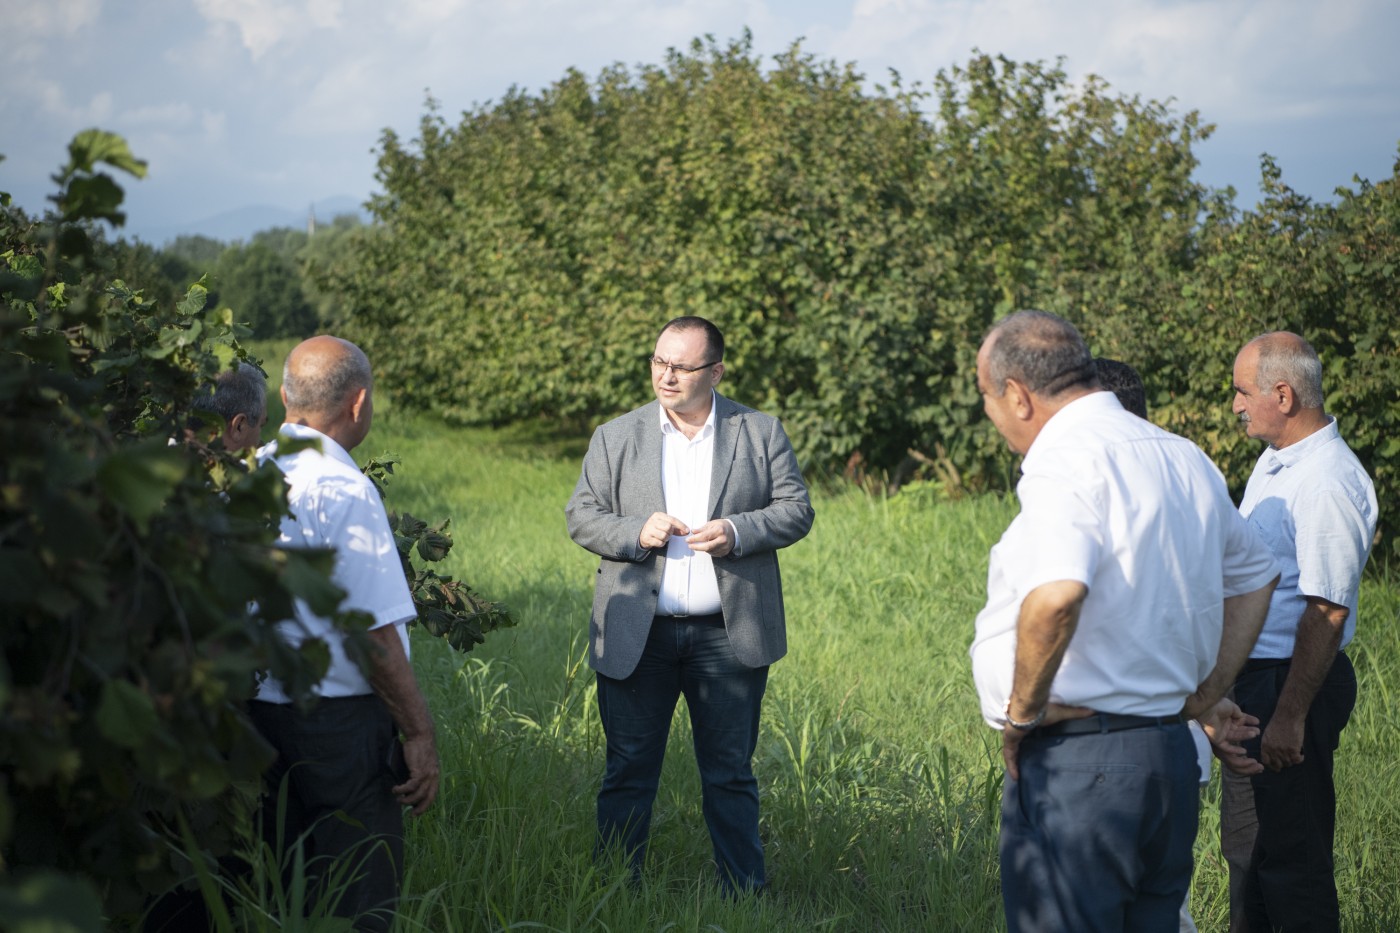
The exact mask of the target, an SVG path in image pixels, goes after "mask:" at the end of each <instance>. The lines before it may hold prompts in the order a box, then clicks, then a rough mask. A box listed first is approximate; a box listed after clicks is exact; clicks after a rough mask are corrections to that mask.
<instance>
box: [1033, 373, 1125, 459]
mask: <svg viewBox="0 0 1400 933" xmlns="http://www.w3.org/2000/svg"><path fill="white" fill-rule="evenodd" d="M1113 409H1117V410H1119V411H1122V410H1123V406H1122V405H1121V404H1120V403H1119V402H1118V397H1117V396H1116V395H1114V394H1113V393H1112V392H1108V391H1099V392H1089V393H1087V394H1085V395H1082V396H1080V397H1079V398H1077V399H1075V400H1074V401H1072V402H1070V403H1069V404H1067V405H1065V407H1063V408H1061V409H1060V410H1059V411H1057V412H1055V413H1054V414H1053V415H1051V416H1050V420H1049V421H1047V422H1045V424H1044V426H1042V427H1041V429H1040V434H1038V435H1037V436H1036V439H1035V440H1034V441H1032V442H1031V449H1030V450H1028V451H1026V456H1025V459H1023V460H1022V461H1021V472H1023V473H1024V472H1025V471H1026V469H1027V468H1028V467H1029V466H1031V465H1032V463H1034V461H1033V459H1032V458H1033V457H1035V454H1036V451H1037V450H1046V449H1048V448H1050V447H1053V446H1054V445H1055V443H1056V441H1057V439H1058V438H1060V437H1062V436H1067V435H1070V434H1073V433H1074V431H1075V430H1076V429H1077V428H1078V427H1079V425H1080V424H1082V423H1083V422H1085V421H1087V420H1089V419H1091V418H1093V417H1094V416H1096V415H1098V414H1099V413H1101V412H1105V411H1111V410H1113Z"/></svg>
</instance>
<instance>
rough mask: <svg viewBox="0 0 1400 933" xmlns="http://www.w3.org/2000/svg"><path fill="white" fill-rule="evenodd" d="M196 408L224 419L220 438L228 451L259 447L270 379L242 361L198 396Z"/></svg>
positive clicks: (264, 421)
mask: <svg viewBox="0 0 1400 933" xmlns="http://www.w3.org/2000/svg"><path fill="white" fill-rule="evenodd" d="M194 408H195V410H196V411H205V412H209V413H211V414H215V415H218V416H219V417H221V418H223V419H224V431H223V434H222V435H221V436H220V439H221V440H222V441H223V445H224V449H225V450H228V451H235V450H246V449H247V448H249V447H256V446H257V445H258V442H259V441H261V440H262V429H263V425H264V424H266V423H267V378H266V377H265V376H264V375H263V374H262V370H260V369H258V368H257V367H256V366H254V365H252V364H251V363H245V362H243V361H241V360H240V361H239V363H238V365H237V366H235V367H233V368H232V369H225V370H222V371H220V373H219V374H218V375H217V376H215V377H214V382H213V384H212V385H210V386H208V387H207V389H206V391H204V392H203V393H201V394H200V395H198V396H196V397H195V400H194Z"/></svg>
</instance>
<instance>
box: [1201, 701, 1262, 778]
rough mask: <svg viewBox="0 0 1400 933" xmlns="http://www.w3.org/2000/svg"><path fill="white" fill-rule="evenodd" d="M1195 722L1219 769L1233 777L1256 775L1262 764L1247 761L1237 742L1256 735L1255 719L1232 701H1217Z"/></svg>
mask: <svg viewBox="0 0 1400 933" xmlns="http://www.w3.org/2000/svg"><path fill="white" fill-rule="evenodd" d="M1196 721H1197V722H1199V723H1200V724H1201V728H1203V729H1205V733H1206V738H1208V739H1210V750H1211V752H1213V753H1214V754H1215V757H1216V758H1219V759H1220V764H1221V766H1222V767H1225V768H1229V769H1230V770H1231V771H1233V772H1235V773H1236V774H1244V775H1250V774H1258V773H1260V772H1261V771H1263V770H1264V766H1263V764H1261V763H1260V762H1258V761H1256V760H1255V759H1253V758H1250V757H1249V755H1248V754H1246V753H1245V750H1244V746H1243V745H1241V744H1240V743H1241V742H1243V741H1245V740H1246V739H1252V738H1254V737H1255V736H1256V735H1258V734H1259V720H1258V719H1257V718H1255V717H1254V716H1251V715H1249V714H1248V713H1246V712H1245V711H1244V710H1242V709H1240V708H1239V706H1237V705H1236V704H1235V702H1234V701H1233V700H1230V699H1228V698H1226V699H1222V700H1219V701H1217V702H1216V703H1215V705H1214V706H1212V707H1211V708H1210V709H1208V710H1206V711H1205V712H1204V713H1202V714H1201V715H1200V716H1198V717H1196Z"/></svg>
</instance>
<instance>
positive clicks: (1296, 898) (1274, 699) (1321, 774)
mask: <svg viewBox="0 0 1400 933" xmlns="http://www.w3.org/2000/svg"><path fill="white" fill-rule="evenodd" d="M1288 671H1289V663H1288V661H1287V660H1280V661H1251V662H1249V664H1248V665H1246V667H1245V670H1244V672H1243V673H1242V674H1240V677H1239V679H1238V680H1237V681H1236V682H1235V691H1234V696H1235V702H1236V703H1238V704H1239V705H1240V708H1241V709H1243V710H1244V711H1245V712H1246V713H1251V714H1253V715H1255V716H1258V717H1259V725H1260V728H1261V731H1262V729H1263V728H1264V727H1266V726H1268V724H1269V718H1270V717H1271V716H1273V713H1274V708H1275V706H1276V705H1277V703H1278V695H1279V691H1281V690H1282V689H1283V684H1284V681H1285V680H1286V679H1287V677H1288ZM1355 705H1356V671H1355V670H1354V669H1353V668H1352V665H1351V660H1350V659H1349V658H1348V657H1347V656H1346V654H1345V653H1344V652H1340V653H1338V654H1337V660H1336V661H1334V662H1333V663H1332V669H1331V670H1330V671H1329V672H1328V674H1327V679H1326V680H1325V681H1323V684H1322V687H1321V688H1320V689H1319V690H1318V692H1317V696H1316V697H1315V698H1314V699H1313V703H1312V706H1311V707H1310V708H1309V709H1308V715H1307V719H1306V721H1305V724H1304V727H1303V761H1302V763H1301V764H1297V765H1293V766H1292V767H1288V768H1284V769H1283V770H1282V771H1265V772H1264V773H1263V774H1257V775H1254V776H1253V777H1242V776H1240V775H1236V774H1233V773H1231V772H1229V771H1226V772H1224V787H1223V790H1222V795H1221V800H1220V848H1221V851H1222V852H1223V854H1224V855H1225V859H1226V861H1227V862H1229V864H1230V929H1231V930H1232V931H1236V933H1246V931H1248V933H1274V931H1287V933H1292V931H1335V930H1337V929H1339V927H1340V923H1341V918H1340V909H1339V907H1338V904H1337V886H1336V882H1335V881H1334V880H1333V873H1332V840H1333V836H1334V833H1335V829H1336V820H1337V795H1336V790H1335V788H1334V787H1333V783H1332V759H1333V755H1334V753H1335V752H1336V750H1337V745H1338V743H1339V741H1340V740H1341V734H1342V729H1344V728H1345V727H1346V724H1347V721H1348V720H1349V719H1350V718H1351V711H1352V708H1353V707H1354V706H1355ZM1259 745H1260V739H1257V738H1256V739H1254V740H1252V741H1250V742H1246V743H1245V749H1246V750H1247V751H1248V752H1249V754H1250V755H1251V756H1254V757H1256V758H1257V757H1258V756H1259Z"/></svg>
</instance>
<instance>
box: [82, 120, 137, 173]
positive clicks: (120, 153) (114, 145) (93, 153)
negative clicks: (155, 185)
mask: <svg viewBox="0 0 1400 933" xmlns="http://www.w3.org/2000/svg"><path fill="white" fill-rule="evenodd" d="M68 158H69V168H70V170H72V171H76V172H90V171H92V170H93V169H94V168H96V167H97V165H98V164H100V163H103V162H105V163H107V164H108V165H110V166H112V167H113V168H118V169H121V170H122V171H124V172H127V173H128V174H131V175H135V176H136V177H137V178H145V177H146V162H145V160H144V159H138V158H136V157H135V156H133V155H132V154H131V147H130V146H128V145H127V142H126V140H125V139H123V138H122V137H121V136H118V135H117V134H116V133H109V132H107V131H105V130H99V129H90V130H84V131H83V132H81V133H79V134H78V135H77V136H74V137H73V141H72V142H70V143H69V144H68Z"/></svg>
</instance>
